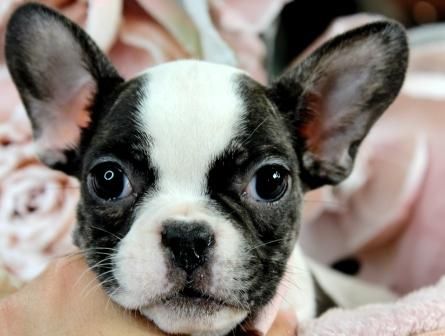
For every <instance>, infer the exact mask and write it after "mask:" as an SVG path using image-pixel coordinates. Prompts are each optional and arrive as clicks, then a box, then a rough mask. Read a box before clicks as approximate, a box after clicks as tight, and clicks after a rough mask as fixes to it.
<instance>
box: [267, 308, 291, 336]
mask: <svg viewBox="0 0 445 336" xmlns="http://www.w3.org/2000/svg"><path fill="white" fill-rule="evenodd" d="M296 332H297V316H296V314H295V312H293V311H282V312H280V313H278V316H277V318H276V319H275V321H274V323H273V324H272V327H271V328H270V330H269V332H268V333H267V336H296Z"/></svg>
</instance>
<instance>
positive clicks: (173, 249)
mask: <svg viewBox="0 0 445 336" xmlns="http://www.w3.org/2000/svg"><path fill="white" fill-rule="evenodd" d="M161 241H162V245H164V247H166V249H167V250H168V251H170V253H171V256H172V261H173V262H174V264H175V265H176V266H177V267H179V268H182V269H184V270H185V271H186V272H187V273H190V272H192V271H193V270H194V269H196V268H197V267H198V266H201V265H202V264H204V263H205V261H206V260H207V256H208V252H209V250H210V248H211V247H212V246H213V245H214V243H215V238H214V235H213V233H212V232H211V230H210V228H209V227H208V226H207V225H206V224H204V223H200V222H182V221H181V222H180V221H168V222H166V223H165V224H164V226H163V229H162V232H161Z"/></svg>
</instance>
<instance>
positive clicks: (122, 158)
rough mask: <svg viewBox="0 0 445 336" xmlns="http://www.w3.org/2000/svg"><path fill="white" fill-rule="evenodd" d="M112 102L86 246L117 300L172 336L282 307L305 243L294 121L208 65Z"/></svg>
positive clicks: (92, 158)
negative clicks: (276, 300)
mask: <svg viewBox="0 0 445 336" xmlns="http://www.w3.org/2000/svg"><path fill="white" fill-rule="evenodd" d="M172 92H181V94H180V95H178V94H174V95H172V94H171V93H172ZM110 99H111V100H113V103H112V104H110V105H111V107H110V109H109V110H108V111H107V112H106V113H107V116H106V117H105V118H103V119H102V120H101V121H99V122H98V125H97V128H96V129H95V131H94V133H93V134H92V135H91V139H90V140H89V143H88V145H87V146H86V147H85V148H86V150H85V152H84V154H83V161H82V168H81V178H80V180H81V181H82V199H81V202H80V205H79V225H78V230H77V233H76V242H77V244H78V245H79V246H80V247H81V248H84V249H85V250H86V251H87V252H86V253H87V258H88V260H89V263H90V265H92V266H93V267H96V268H95V269H96V271H97V272H98V274H99V278H100V280H102V281H103V282H104V285H105V287H106V288H107V290H108V292H109V293H110V294H111V296H112V298H113V299H114V300H115V301H117V302H119V303H120V304H122V305H124V306H125V307H129V308H132V309H139V310H141V311H142V313H144V314H145V315H146V316H148V317H149V318H150V319H153V320H154V321H155V323H157V324H158V325H159V326H160V327H161V328H162V329H164V330H166V331H169V332H186V333H191V332H196V331H197V330H199V331H200V330H229V329H231V328H233V326H234V325H235V324H236V323H238V322H240V321H241V320H243V319H244V318H245V317H246V316H247V314H248V313H249V312H252V311H254V310H255V309H257V307H261V306H263V305H264V304H265V303H267V302H268V301H269V300H270V299H271V297H272V296H273V295H274V291H275V288H276V286H277V284H278V282H279V280H280V278H281V276H282V274H283V272H284V266H285V261H286V259H287V257H288V256H289V254H290V252H291V250H292V247H293V246H294V243H295V239H296V236H297V231H298V230H297V224H298V211H297V207H296V205H298V204H299V203H300V202H301V195H302V191H301V185H300V182H299V179H298V160H297V157H296V154H295V151H294V150H293V147H292V145H291V136H290V134H289V132H288V131H287V130H286V127H285V125H284V121H283V118H282V117H281V115H280V114H279V113H278V112H277V111H276V109H275V108H274V107H273V105H272V104H271V103H270V102H269V101H268V98H267V96H266V92H265V90H264V89H263V88H262V87H260V86H259V85H258V84H256V83H255V82H253V81H252V80H251V79H249V78H248V77H247V76H246V75H244V74H243V73H241V72H240V71H238V70H236V69H232V68H228V67H225V66H221V65H214V64H207V63H201V62H196V61H182V62H175V63H171V64H166V65H162V66H159V67H156V68H153V69H152V70H149V71H147V72H146V73H144V74H142V75H140V76H139V77H137V78H136V79H133V80H131V81H129V82H127V83H124V84H122V86H121V87H120V88H119V90H116V96H113V97H111V98H110ZM130 111H131V112H130ZM123 125H125V127H123ZM117 134H119V136H116V135H117ZM96 265H97V266H96ZM264 283H266V284H267V285H264ZM172 321H174V322H172Z"/></svg>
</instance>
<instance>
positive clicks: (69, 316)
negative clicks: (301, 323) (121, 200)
mask: <svg viewBox="0 0 445 336" xmlns="http://www.w3.org/2000/svg"><path fill="white" fill-rule="evenodd" d="M0 330H2V332H4V333H5V335H8V336H28V335H34V336H35V335H46V336H53V335H54V336H55V335H57V336H59V335H66V336H70V335H91V336H94V335H106V336H113V335H116V336H117V335H119V336H121V335H128V336H139V335H144V336H147V335H148V336H163V335H164V334H163V333H162V332H161V331H160V330H158V329H157V328H156V327H155V326H154V325H153V324H151V323H150V322H149V321H147V320H146V319H144V318H143V317H141V316H140V315H139V314H137V313H135V312H132V311H127V310H124V309H123V308H122V307H120V306H118V305H116V304H115V303H114V302H112V301H111V300H110V299H109V297H108V296H107V295H106V293H105V292H104V291H103V289H102V287H101V286H100V284H99V282H98V281H97V279H96V276H95V274H94V273H93V272H91V271H90V270H89V269H88V267H87V265H86V263H85V260H84V259H83V258H82V257H81V256H79V255H77V256H70V257H65V258H61V259H59V260H57V261H56V262H54V263H52V264H51V265H50V266H49V268H48V269H47V270H46V271H45V272H44V273H43V274H42V275H41V276H39V277H38V278H36V279H35V280H34V281H32V282H31V283H29V284H28V285H26V286H25V287H23V288H22V289H21V290H19V291H18V292H16V293H14V294H12V295H10V296H8V297H7V298H5V299H3V300H2V301H0ZM295 330H296V320H295V317H294V316H292V314H288V313H284V312H282V313H280V314H279V315H278V317H277V319H276V320H275V322H274V324H273V326H272V328H271V329H270V331H269V332H268V335H267V336H292V335H295Z"/></svg>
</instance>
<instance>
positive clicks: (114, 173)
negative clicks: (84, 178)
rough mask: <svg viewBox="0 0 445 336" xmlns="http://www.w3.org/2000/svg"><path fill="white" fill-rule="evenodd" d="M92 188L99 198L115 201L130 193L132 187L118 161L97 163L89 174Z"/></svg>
mask: <svg viewBox="0 0 445 336" xmlns="http://www.w3.org/2000/svg"><path fill="white" fill-rule="evenodd" d="M88 183H89V186H90V190H91V191H92V192H93V193H94V194H95V195H96V196H97V197H99V198H101V199H103V200H106V201H114V200H118V199H121V198H124V197H127V196H128V195H130V193H131V191H132V189H131V184H130V181H129V180H128V177H127V175H125V173H124V171H123V170H122V168H121V166H120V165H119V164H118V163H116V162H112V161H110V162H102V163H99V164H98V165H96V166H95V167H94V168H93V169H92V170H91V172H90V174H89V176H88Z"/></svg>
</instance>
